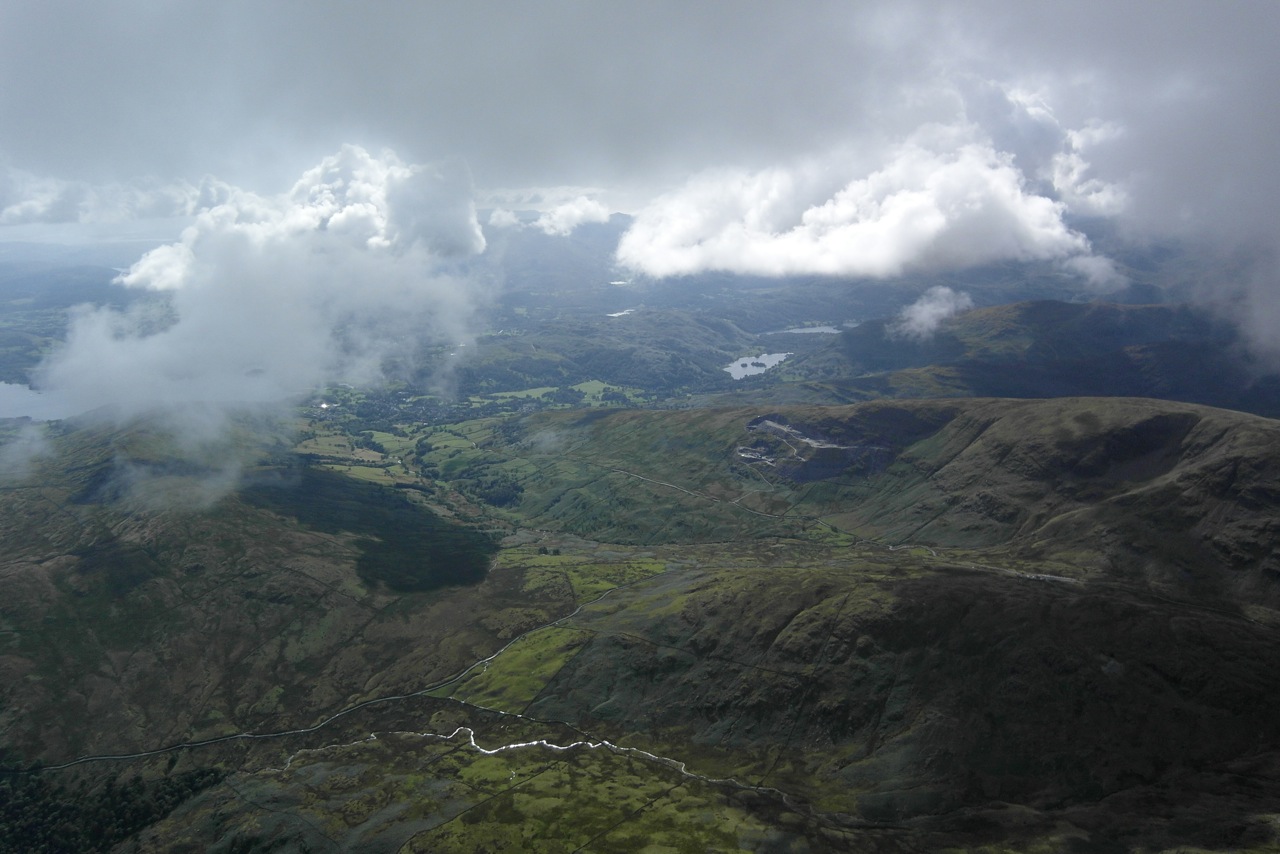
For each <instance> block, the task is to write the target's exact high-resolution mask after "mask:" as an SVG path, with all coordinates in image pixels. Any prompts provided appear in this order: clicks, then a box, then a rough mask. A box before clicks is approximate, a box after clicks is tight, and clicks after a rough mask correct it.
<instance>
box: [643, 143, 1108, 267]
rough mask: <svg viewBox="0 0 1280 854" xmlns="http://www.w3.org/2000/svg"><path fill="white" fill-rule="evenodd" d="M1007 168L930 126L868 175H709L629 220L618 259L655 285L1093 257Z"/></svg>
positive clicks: (811, 170)
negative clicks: (720, 274)
mask: <svg viewBox="0 0 1280 854" xmlns="http://www.w3.org/2000/svg"><path fill="white" fill-rule="evenodd" d="M1014 161H1015V158H1014V155H1012V154H1010V153H1008V152H1004V151H1000V150H997V149H996V148H995V147H994V146H993V145H992V144H991V142H990V141H989V140H988V139H986V138H985V137H984V136H983V134H981V133H979V132H977V130H976V129H975V128H973V127H970V126H944V125H931V126H926V127H922V128H921V129H920V130H918V131H917V132H916V133H915V134H913V135H912V136H911V138H910V139H908V140H907V141H905V142H903V143H901V144H900V145H897V146H895V147H893V148H891V149H890V150H889V151H888V152H887V153H886V155H885V156H884V158H883V159H882V160H881V161H880V163H879V165H877V166H875V167H873V168H871V169H870V170H869V171H866V172H865V173H859V172H857V171H855V170H856V167H846V166H845V164H844V163H843V162H842V161H841V157H840V156H839V155H832V156H828V157H826V158H824V159H822V160H820V161H814V162H810V163H808V164H804V165H802V166H798V167H776V168H772V169H766V170H759V171H754V172H750V171H744V170H718V171H712V172H706V173H703V174H701V175H698V176H696V177H695V178H693V179H692V180H690V181H689V182H688V183H687V184H685V185H684V186H683V187H681V188H680V189H678V190H676V191H675V192H672V193H668V194H666V195H664V196H661V197H660V198H658V199H657V200H655V201H654V202H653V203H651V204H650V205H648V206H647V207H645V208H644V209H642V210H641V211H640V212H639V213H638V214H637V215H636V219H635V222H634V223H633V224H632V227H631V228H630V230H629V231H628V232H627V233H626V234H625V235H624V237H623V239H622V241H621V243H620V244H619V247H618V261H619V262H620V263H622V264H623V265H625V266H627V267H629V268H631V269H633V270H635V271H637V272H642V273H647V274H649V275H652V276H672V275H683V274H689V273H697V272H701V271H704V270H712V269H714V270H725V271H730V272H735V273H745V274H753V275H768V276H785V275H798V274H827V275H849V276H895V275H899V274H901V273H903V272H904V271H907V270H910V269H918V268H939V267H963V266H969V265H975V264H982V263H986V262H991V261H997V260H1006V259H1012V260H1024V261H1026V260H1046V259H1062V258H1069V257H1074V256H1087V255H1089V254H1090V246H1089V242H1088V240H1087V239H1086V238H1085V237H1084V235H1082V234H1080V233H1079V232H1077V231H1073V230H1072V229H1071V228H1069V227H1068V226H1067V225H1066V223H1065V222H1064V220H1063V217H1064V214H1065V213H1066V205H1065V204H1064V203H1063V202H1061V201H1058V200H1056V199H1054V198H1051V197H1049V196H1048V195H1042V194H1039V193H1037V192H1035V191H1033V190H1032V189H1031V188H1030V187H1029V186H1028V181H1027V178H1026V176H1025V175H1024V174H1023V172H1022V171H1021V170H1020V169H1019V168H1018V167H1017V166H1016V165H1015V162H1014ZM842 167H844V168H842Z"/></svg>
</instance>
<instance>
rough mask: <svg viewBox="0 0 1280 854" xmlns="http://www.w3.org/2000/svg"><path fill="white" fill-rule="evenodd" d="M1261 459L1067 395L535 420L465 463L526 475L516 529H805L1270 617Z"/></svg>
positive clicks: (1239, 429)
mask: <svg viewBox="0 0 1280 854" xmlns="http://www.w3.org/2000/svg"><path fill="white" fill-rule="evenodd" d="M1277 448H1280V424H1277V422H1275V421H1272V420H1270V419H1265V418H1258V417H1255V416H1247V415H1242V414H1239V413H1233V412H1228V411H1224V410H1215V409H1208V408H1205V407H1198V406H1193V405H1188V404H1174V403H1164V402H1158V401H1149V400H1132V399H1117V398H1066V399H1057V400H1047V401H1012V400H982V399H979V400H953V401H894V402H878V403H867V404H861V405H856V406H850V407H829V408H824V407H793V408H782V409H777V410H773V411H767V412H764V413H762V412H760V411H759V410H755V409H752V410H743V409H738V410H711V411H701V410H689V411H683V412H641V411H631V412H613V413H604V412H597V413H585V414H584V413H544V414H542V415H540V416H537V417H533V418H530V419H528V420H526V421H525V422H524V423H523V425H522V429H521V431H520V432H519V438H517V439H516V440H514V441H509V442H508V443H507V444H503V443H502V442H499V441H496V442H491V443H489V446H488V447H482V448H480V449H479V450H477V451H476V452H475V453H476V454H477V455H480V456H482V457H484V458H485V459H486V460H487V464H489V465H491V466H495V467H498V468H500V469H501V468H505V469H506V470H508V471H510V472H512V474H513V476H516V477H519V478H522V479H523V481H524V483H525V489H524V494H523V498H522V500H521V502H520V503H519V505H518V506H517V507H516V508H515V515H516V516H518V517H520V518H525V519H527V520H529V521H530V522H532V523H535V524H539V525H547V526H556V527H558V528H561V529H564V530H567V531H572V532H575V533H579V534H584V533H588V532H590V533H591V534H592V535H593V536H600V537H605V538H610V539H617V540H620V541H624V542H637V543H640V542H671V541H675V542H680V541H708V540H717V539H720V540H727V539H732V538H735V537H741V536H768V535H779V534H783V533H794V532H798V531H801V530H804V529H806V528H810V527H812V526H813V525H815V524H818V523H819V521H821V522H822V523H825V524H828V525H831V526H834V527H835V528H836V529H838V530H840V531H844V532H847V533H850V534H854V535H857V536H860V537H867V538H871V539H874V540H877V541H884V542H887V543H891V544H892V543H920V544H925V545H931V546H948V547H981V548H1000V549H1003V550H1007V551H1009V552H1010V553H1013V554H1017V555H1021V556H1024V557H1028V558H1036V559H1043V560H1054V561H1060V562H1062V563H1064V564H1065V565H1066V566H1067V569H1064V571H1066V572H1068V573H1070V574H1073V575H1079V576H1090V577H1092V576H1106V577H1109V578H1115V579H1145V581H1147V582H1151V583H1157V584H1164V585H1171V586H1172V587H1173V588H1177V589H1185V590H1188V591H1195V594H1196V595H1211V596H1224V597H1227V598H1242V599H1247V600H1249V601H1257V602H1262V603H1268V604H1271V605H1274V604H1276V603H1277V601H1280V600H1277V599H1276V591H1277V581H1280V556H1277V554H1276V552H1275V549H1274V545H1273V544H1274V542H1275V541H1276V536H1277V532H1278V531H1277V522H1276V519H1275V508H1276V506H1277V503H1278V502H1280V492H1277V487H1276V484H1277V483H1280V480H1278V478H1280V455H1278V454H1277V451H1276V449H1277ZM676 508H679V509H678V510H677V509H676Z"/></svg>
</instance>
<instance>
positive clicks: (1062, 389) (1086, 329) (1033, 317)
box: [823, 301, 1280, 415]
mask: <svg viewBox="0 0 1280 854" xmlns="http://www.w3.org/2000/svg"><path fill="white" fill-rule="evenodd" d="M890 327H891V324H890V323H889V322H888V321H884V320H877V321H871V322H868V323H864V324H862V325H861V326H858V327H856V328H853V329H848V330H846V331H845V332H844V334H843V340H842V342H841V348H840V352H841V354H842V357H843V362H842V363H841V364H840V365H839V370H840V371H842V372H846V373H845V375H846V377H849V378H848V379H845V380H843V381H840V382H838V383H837V385H838V386H839V387H840V388H841V389H843V390H844V391H845V393H853V394H859V395H862V396H875V397H880V396H888V397H929V396H974V397H1035V398H1044V397H1063V396H1077V395H1107V396H1117V397H1125V396H1128V397H1157V398H1162V399H1167V400H1182V401H1187V402H1190V403H1203V404H1208V405H1211V406H1220V407H1227V408H1231V409H1240V410H1243V411H1247V412H1255V413H1258V414H1263V415H1276V414H1280V378H1277V377H1276V376H1275V375H1273V374H1267V373H1266V372H1265V370H1264V368H1263V366H1260V365H1258V364H1256V363H1255V362H1254V361H1253V360H1252V359H1251V357H1250V356H1249V355H1248V354H1247V352H1246V351H1245V349H1244V348H1243V347H1242V346H1241V344H1240V342H1239V340H1238V337H1237V333H1236V332H1235V330H1234V328H1232V327H1230V326H1229V325H1227V324H1224V323H1223V322H1221V321H1219V320H1215V319H1214V318H1212V317H1211V316H1210V315H1208V314H1207V313H1205V312H1203V311H1201V310H1198V309H1194V308H1191V307H1190V306H1185V305H1184V306H1165V305H1148V306H1125V305H1114V304H1107V303H1063V302H1052V301H1041V302H1022V303H1014V304H1011V305H1000V306H992V307H989V308H979V309H974V310H973V311H968V312H964V313H962V314H959V315H956V316H954V317H952V318H949V319H948V320H946V321H944V322H943V324H942V325H941V326H940V327H939V329H938V331H937V332H936V333H935V334H934V335H933V336H932V337H930V338H927V339H922V340H921V339H913V338H908V337H902V336H895V335H894V334H892V331H891V328H890ZM823 358H824V359H826V360H828V361H829V360H830V359H831V358H832V356H831V355H827V356H824V357H823ZM833 366H834V363H833Z"/></svg>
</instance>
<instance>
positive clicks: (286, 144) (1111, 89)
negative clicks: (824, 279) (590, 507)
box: [0, 0, 1280, 325]
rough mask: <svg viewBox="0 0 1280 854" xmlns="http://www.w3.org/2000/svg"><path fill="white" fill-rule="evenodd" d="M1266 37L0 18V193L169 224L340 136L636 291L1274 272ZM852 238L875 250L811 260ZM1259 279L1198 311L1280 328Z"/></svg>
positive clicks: (390, 8)
mask: <svg viewBox="0 0 1280 854" xmlns="http://www.w3.org/2000/svg"><path fill="white" fill-rule="evenodd" d="M1277 33H1280V3H1275V2H1273V0H1249V1H1248V2H1246V0H1234V2H1223V3H1205V2H1199V0H1195V2H1191V1H1190V0H1151V2H1139V1H1138V0H1131V2H1126V3H1115V2H1093V0H1089V2H1075V3H1071V4H1062V3H1056V2H1054V3H1050V2H1040V3H1021V2H1019V3H1014V2H1007V0H1002V1H1001V2H995V0H985V1H984V0H973V2H967V3H962V4H957V3H925V2H873V3H859V4H850V3H848V2H820V1H819V0H814V2H806V3H803V4H780V3H773V2H768V3H766V2H727V0H726V2H699V3H689V2H684V0H651V2H645V3H625V4H624V3H602V2H589V0H574V1H573V2H570V0H547V2H540V3H536V4H533V3H508V2H479V3H477V2H468V3H462V2H456V3H429V4H428V3H402V2H372V3H362V4H350V3H338V2H325V1H324V0H316V2H306V3H302V2H292V3H284V2H281V3H269V4H263V3H251V2H237V0H232V2H225V3H216V4H215V3H198V2H194V0H175V2H166V3H154V2H141V0H135V2H121V3H113V4H85V3H79V2H74V3H73V2H61V0H50V2H44V3H40V4H34V3H33V4H7V5H6V7H5V8H4V10H3V11H0V80H3V81H4V84H5V85H3V86H0V158H3V160H2V161H0V170H2V171H5V172H6V173H7V175H6V176H4V177H0V204H2V205H3V212H2V215H3V216H4V217H5V218H6V219H5V220H4V221H7V222H14V223H19V222H32V221H49V220H58V219H69V218H78V219H80V220H85V221H100V220H105V219H109V218H110V217H111V216H112V215H118V216H122V217H126V218H127V217H130V216H135V215H143V214H144V213H145V212H152V213H155V212H164V211H165V210H172V211H173V212H175V213H179V214H181V213H192V212H198V211H199V210H202V209H207V208H208V207H209V206H211V205H216V204H219V203H223V202H225V201H226V199H227V198H230V197H231V196H232V195H234V194H235V193H236V192H238V191H237V190H236V189H235V188H237V187H240V188H246V189H247V190H250V191H252V192H254V193H260V194H265V195H271V194H278V193H283V192H286V191H287V190H288V188H289V187H290V186H291V184H292V182H293V181H294V180H295V178H296V176H297V175H299V174H301V173H302V172H303V171H304V170H306V169H308V168H310V167H311V166H312V164H315V163H317V162H319V161H320V160H321V159H322V158H324V157H326V156H328V155H330V154H331V153H332V152H334V151H337V150H340V149H341V147H342V146H343V145H345V144H354V145H359V146H362V147H363V148H364V149H366V150H368V151H374V152H378V151H383V150H384V149H389V150H392V151H394V152H395V153H396V155H398V158H399V160H400V162H403V163H410V164H415V163H416V164H422V163H441V162H456V163H462V164H465V169H463V170H461V173H460V174H462V173H465V172H467V171H469V173H470V175H471V176H472V178H473V180H474V182H475V184H476V185H477V186H478V187H480V188H481V189H482V190H484V191H490V192H492V193H493V197H494V198H498V197H505V198H517V197H519V195H520V191H521V190H522V188H545V189H546V190H547V192H545V193H544V192H542V191H538V193H536V195H542V196H544V197H546V198H557V199H559V201H558V202H556V203H555V205H558V206H559V213H556V212H554V211H552V210H551V207H552V206H551V205H548V206H547V207H545V208H544V209H543V213H544V214H545V217H544V219H543V220H542V221H541V223H542V224H541V226H540V227H543V228H544V229H546V230H550V231H552V232H557V233H558V232H562V231H564V230H567V229H571V228H572V227H573V224H574V223H575V222H578V221H585V219H584V218H599V217H600V216H601V215H602V214H601V209H600V207H599V206H600V205H604V206H606V207H608V208H609V209H611V210H618V209H626V210H629V211H633V212H638V213H639V214H640V217H639V219H638V220H637V230H636V231H635V232H634V233H633V235H632V239H631V242H630V244H629V248H628V249H627V253H629V254H625V256H624V260H626V261H627V262H628V263H630V264H632V265H633V266H636V267H637V268H638V269H642V270H645V269H647V270H650V271H652V272H655V273H661V272H681V271H688V270H693V269H699V268H700V267H701V268H705V267H706V266H716V265H721V266H724V265H726V261H725V260H724V259H726V258H728V257H730V256H733V257H735V258H742V257H748V258H758V259H759V263H758V264H757V265H756V267H754V268H752V267H751V266H750V265H749V264H748V265H747V267H746V268H745V269H746V270H747V271H750V269H756V270H757V271H760V272H770V271H773V272H779V273H785V272H789V271H804V270H816V271H828V272H862V273H867V272H870V273H871V274H886V275H889V274H893V273H894V272H896V271H898V270H900V269H908V268H911V267H913V266H922V265H928V266H947V265H956V264H966V263H975V262H979V261H983V260H989V259H992V258H1003V257H1007V258H1057V259H1060V260H1061V261H1062V262H1063V263H1064V264H1066V265H1067V266H1068V267H1069V268H1070V269H1074V270H1076V271H1078V272H1080V273H1081V274H1082V275H1083V276H1085V277H1086V278H1088V279H1090V280H1092V281H1094V282H1102V281H1105V280H1107V279H1108V278H1109V277H1111V276H1112V275H1113V273H1112V270H1111V267H1110V266H1109V263H1108V261H1107V259H1105V258H1101V257H1099V256H1097V255H1096V254H1094V252H1093V249H1092V247H1090V246H1089V245H1088V244H1087V241H1083V237H1082V236H1081V235H1079V234H1077V233H1076V232H1074V231H1073V230H1072V229H1071V227H1070V225H1069V223H1070V222H1071V221H1072V218H1073V217H1075V216H1086V215H1087V216H1099V215H1101V216H1108V217H1113V218H1114V219H1116V221H1117V222H1119V223H1120V225H1121V226H1122V230H1123V233H1125V234H1127V235H1129V236H1131V237H1134V238H1142V239H1145V238H1147V237H1152V236H1155V237H1167V236H1176V237H1178V238H1180V239H1183V240H1192V241H1197V240H1202V241H1204V242H1205V245H1206V246H1207V247H1211V248H1212V251H1219V250H1221V251H1228V249H1229V250H1230V251H1232V252H1235V253H1236V257H1239V253H1240V251H1247V252H1252V253H1253V254H1254V255H1256V256H1257V257H1258V258H1265V257H1267V256H1268V253H1270V257H1276V251H1275V248H1276V247H1277V246H1280V236H1278V235H1277V233H1276V231H1277V228H1276V225H1275V223H1276V222H1278V221H1280V216H1278V215H1280V210H1277V208H1278V207H1280V206H1278V205H1277V201H1276V200H1277V198H1278V197H1280V169H1277V167H1276V165H1275V164H1274V162H1273V161H1274V157H1273V151H1272V149H1273V147H1274V146H1273V140H1274V139H1276V138H1277V132H1278V131H1280V107H1278V106H1277V105H1278V104H1280V98H1277V97H1276V94H1277V93H1276V91H1275V90H1276V88H1277V83H1276V81H1277V80H1280V59H1278V58H1277V57H1280V52H1277V51H1276V50H1275V49H1274V41H1275V37H1276V35H1277ZM948 141H950V142H948ZM948 145H950V147H948ZM930 170H933V171H930ZM207 176H216V177H212V178H211V177H207ZM140 179H141V180H140ZM441 180H445V178H444V177H442V178H441ZM566 187H572V188H595V189H594V190H592V191H591V192H589V193H582V192H577V191H567V190H562V191H556V188H566ZM775 190H776V192H774V191H775ZM398 192H404V193H410V194H411V193H412V190H411V188H408V187H405V188H401V189H400V190H399V191H398ZM755 193H765V194H766V195H765V196H758V195H754V194H755ZM219 194H221V195H219ZM770 194H771V195H770ZM206 197H208V198H206ZM570 202H572V204H570ZM393 207H394V205H393ZM494 207H506V206H505V205H501V204H497V205H494ZM457 213H458V212H457V211H454V212H452V213H449V214H448V215H447V216H448V218H449V220H450V221H451V222H455V223H457V222H465V221H466V218H465V217H461V218H460V217H458V216H456V214H457ZM686 214H687V216H686ZM690 223H692V224H690ZM405 225H406V227H409V228H415V227H417V226H415V225H413V224H411V223H406V224H405ZM676 226H678V228H677V227H676ZM423 227H429V228H430V229H431V230H432V233H433V234H436V235H437V237H439V238H440V239H447V240H453V241H454V242H455V243H456V244H457V246H458V247H461V246H463V245H464V244H466V243H467V241H468V240H469V239H470V235H469V232H467V231H466V229H465V228H464V231H463V232H462V233H459V234H454V235H453V236H452V237H449V236H447V235H444V233H443V232H440V231H439V229H437V228H436V227H435V226H434V225H430V224H424V226H423ZM877 229H881V230H884V231H885V235H886V241H887V242H886V243H885V245H887V246H889V247H890V248H891V249H892V250H893V251H890V252H887V253H885V254H884V256H883V257H882V258H881V259H880V260H879V261H875V259H872V262H868V260H867V258H866V257H865V255H864V256H862V257H858V258H852V257H845V259H844V260H843V261H842V260H841V257H842V256H841V252H844V253H845V256H848V255H849V253H848V251H847V246H846V245H845V242H844V241H843V240H842V237H841V236H842V235H845V236H852V237H854V238H856V239H857V240H863V241H865V242H866V245H868V246H871V245H879V242H878V232H877ZM1082 241H1083V242H1082ZM1242 247H1245V249H1244V250H1242ZM873 262H874V263H873ZM735 263H738V264H739V265H741V263H742V262H741V261H737V262H735ZM1274 266H1275V265H1274V264H1271V265H1270V266H1267V265H1265V264H1264V265H1261V266H1258V265H1255V266H1254V267H1253V268H1252V272H1251V273H1250V275H1249V276H1248V277H1247V279H1248V282H1249V283H1248V284H1245V283H1243V282H1242V283H1240V284H1238V286H1237V287H1236V290H1235V291H1234V292H1233V293H1232V294H1230V295H1229V296H1230V299H1224V302H1226V303H1230V304H1232V305H1235V306H1240V305H1247V306H1250V307H1251V309H1250V310H1253V309H1254V308H1259V307H1265V308H1266V309H1267V316H1268V317H1273V316H1275V317H1278V318H1280V309H1277V310H1276V311H1272V310H1271V309H1270V306H1271V305H1272V304H1275V305H1277V306H1280V298H1273V297H1274V296H1275V291H1276V287H1275V279H1276V277H1275V275H1274ZM1263 325H1265V324H1263Z"/></svg>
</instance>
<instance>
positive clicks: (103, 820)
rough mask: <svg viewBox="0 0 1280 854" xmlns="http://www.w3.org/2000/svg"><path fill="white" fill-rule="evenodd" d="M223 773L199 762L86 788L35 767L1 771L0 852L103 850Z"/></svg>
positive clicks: (25, 853) (172, 807)
mask: <svg viewBox="0 0 1280 854" xmlns="http://www.w3.org/2000/svg"><path fill="white" fill-rule="evenodd" d="M225 776H226V775H225V773H223V772H222V771H219V770H217V769H214V768H204V769H201V770H198V771H191V772H188V773H186V774H177V775H174V776H172V777H166V778H164V779H160V780H145V781H144V780H143V779H142V778H140V777H133V778H131V779H129V780H127V781H124V782H120V781H117V780H115V779H112V780H108V781H107V783H106V784H105V785H104V786H101V787H100V788H91V787H90V786H88V785H87V784H86V783H85V782H83V781H81V782H78V783H75V784H71V785H67V784H64V783H62V782H60V781H59V780H58V779H57V778H56V777H51V776H49V775H48V774H41V773H35V772H32V773H15V774H8V775H5V776H3V777H0V854H9V852H13V854H19V852H21V854H44V852H49V854H53V852H64V851H83V852H95V851H109V850H110V849H111V847H112V846H114V845H115V844H116V843H118V842H120V841H122V840H125V839H128V838H129V837H130V836H132V835H134V834H135V833H137V832H138V831H140V830H142V829H143V828H145V827H147V826H148V825H151V824H154V823H155V822H157V821H159V820H160V819H162V818H164V817H165V816H167V815H168V814H169V813H171V812H172V811H173V810H174V808H176V807H177V806H178V805H179V804H181V803H182V802H183V801H185V800H187V799H188V798H190V797H192V796H193V795H195V794H197V793H198V792H200V791H203V790H204V789H207V788H209V787H210V786H213V785H215V784H216V783H218V782H220V781H221V780H222V778H223V777H225Z"/></svg>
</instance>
